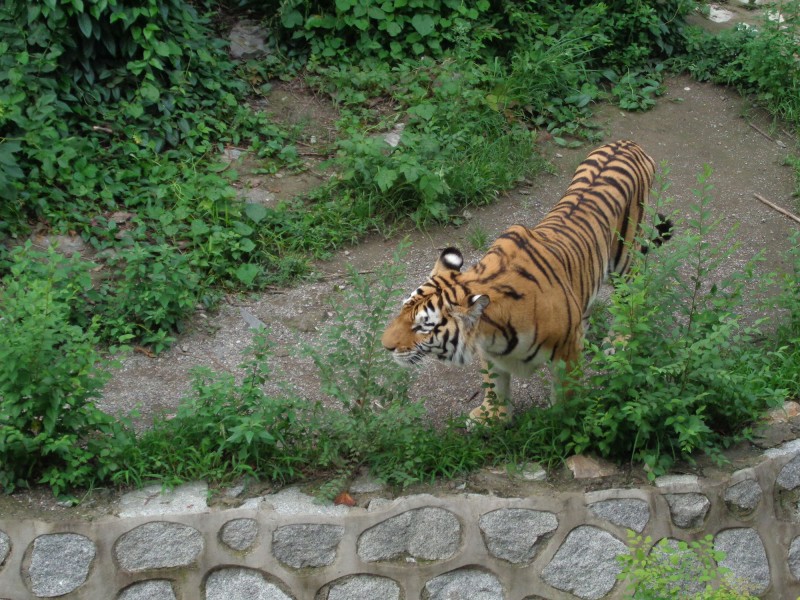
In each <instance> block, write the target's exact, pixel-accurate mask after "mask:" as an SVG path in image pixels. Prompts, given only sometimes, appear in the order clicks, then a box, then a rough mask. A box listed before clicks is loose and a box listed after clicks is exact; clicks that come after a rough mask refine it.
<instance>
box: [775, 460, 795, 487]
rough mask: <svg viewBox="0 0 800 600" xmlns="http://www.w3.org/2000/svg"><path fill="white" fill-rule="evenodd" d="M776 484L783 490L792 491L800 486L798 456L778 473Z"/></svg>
mask: <svg viewBox="0 0 800 600" xmlns="http://www.w3.org/2000/svg"><path fill="white" fill-rule="evenodd" d="M776 482H777V484H778V485H779V486H781V487H782V488H783V489H785V490H789V491H791V490H793V489H795V488H796V487H798V486H800V454H798V455H797V456H795V457H794V458H793V459H792V460H790V461H789V462H788V463H786V464H785V465H784V466H783V468H782V469H781V472H780V473H778V479H776Z"/></svg>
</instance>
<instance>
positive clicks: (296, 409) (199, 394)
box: [113, 330, 317, 486]
mask: <svg viewBox="0 0 800 600" xmlns="http://www.w3.org/2000/svg"><path fill="white" fill-rule="evenodd" d="M270 357H271V341H270V337H269V332H268V331H266V330H262V331H261V332H260V333H258V334H257V335H256V336H255V338H254V341H253V344H252V346H251V347H250V349H249V350H248V356H247V357H246V360H245V362H244V363H243V364H242V365H241V369H242V371H243V378H242V381H241V383H237V382H236V380H235V378H234V376H233V374H231V373H219V372H214V371H211V370H210V369H207V368H199V369H196V370H195V371H194V372H193V374H192V386H191V392H190V393H189V395H188V396H187V397H186V398H184V399H183V400H182V401H181V403H180V404H179V406H178V409H177V412H176V413H175V415H173V416H168V415H162V416H160V417H158V418H157V419H156V421H155V422H154V424H153V427H152V428H150V429H147V430H146V431H144V432H143V433H142V434H140V435H139V436H138V438H137V440H136V443H135V444H132V445H131V446H130V447H129V448H127V449H126V452H125V460H124V463H123V465H122V466H121V468H120V469H119V470H118V471H117V472H116V473H114V476H113V481H114V483H116V484H125V485H137V486H141V485H143V484H144V483H146V482H148V481H151V480H157V481H160V482H162V483H163V484H164V485H167V486H171V485H177V484H179V483H182V482H185V481H192V480H197V479H204V480H208V481H215V482H220V483H225V482H230V481H233V480H236V479H238V478H241V477H244V476H248V475H254V476H258V477H259V478H261V479H268V480H272V481H277V482H284V481H289V480H294V479H298V478H301V477H302V475H303V473H305V472H307V470H308V468H309V465H314V464H315V463H316V459H317V453H316V451H315V449H314V446H313V443H312V439H313V437H314V436H313V432H311V431H310V430H309V419H308V418H305V417H304V415H306V414H307V413H308V412H309V411H311V406H310V405H308V404H307V403H303V402H301V401H299V400H298V399H296V398H294V397H292V396H289V395H287V396H279V397H273V396H270V395H267V394H266V393H265V392H264V390H263V386H264V384H265V383H266V382H267V381H268V380H269V378H270V369H269V361H270Z"/></svg>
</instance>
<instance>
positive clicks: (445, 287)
mask: <svg viewBox="0 0 800 600" xmlns="http://www.w3.org/2000/svg"><path fill="white" fill-rule="evenodd" d="M654 173H655V163H654V162H653V160H652V159H651V158H650V157H649V156H648V155H647V154H646V153H645V152H644V151H643V150H642V149H641V148H640V147H639V146H638V145H637V144H636V143H634V142H630V141H617V142H613V143H610V144H607V145H605V146H602V147H600V148H598V149H596V150H594V151H593V152H592V153H591V154H589V156H588V157H587V158H586V160H584V161H583V162H582V163H581V164H580V165H579V166H578V168H577V170H576V172H575V175H574V177H573V178H572V182H571V183H570V185H569V187H568V188H567V191H566V193H565V194H564V196H563V197H562V198H561V200H560V201H559V202H558V203H557V204H556V205H555V206H554V207H553V208H552V209H551V210H550V212H549V213H548V214H547V215H546V216H545V217H544V219H543V220H542V221H541V222H540V223H539V224H538V225H536V226H535V227H533V228H528V227H525V226H523V225H513V226H512V227H510V228H509V229H507V230H506V231H505V232H503V233H502V234H501V235H500V237H499V238H498V239H497V240H496V241H495V242H494V243H493V244H492V246H491V247H490V248H489V250H488V251H487V252H486V254H485V255H484V256H483V258H481V259H480V261H479V262H478V263H477V264H475V265H474V266H473V267H471V268H469V269H467V270H465V271H462V270H461V269H462V266H463V263H464V260H463V257H462V255H461V252H459V251H458V249H456V248H446V249H445V250H444V251H442V253H441V255H440V256H439V259H438V260H437V261H436V264H435V265H434V268H433V270H432V271H431V274H430V276H429V277H428V279H427V280H426V281H425V282H424V283H423V284H422V285H420V286H419V287H418V288H417V289H416V290H415V291H414V292H413V293H412V294H411V296H410V297H409V298H408V299H407V300H406V301H405V302H404V303H403V306H402V308H401V310H400V313H399V314H398V315H397V317H396V318H395V319H394V320H393V321H392V322H391V323H390V324H389V325H388V327H387V328H386V330H385V332H384V334H383V338H382V343H383V345H384V347H385V348H387V349H388V350H390V351H392V353H393V356H394V358H395V360H397V362H399V363H400V364H403V365H413V364H418V363H420V362H421V361H423V360H424V359H426V358H428V357H434V358H437V359H439V360H442V361H445V362H449V363H454V364H462V365H463V364H466V363H468V362H469V361H470V360H471V358H472V356H473V355H474V354H475V353H477V354H478V355H479V356H480V358H481V361H482V364H483V370H484V382H485V384H486V388H487V391H486V396H485V398H484V401H483V403H482V404H481V405H480V406H479V407H477V408H475V409H473V410H472V411H471V412H470V415H469V416H470V420H471V421H474V422H483V421H485V420H487V419H490V418H499V419H508V418H509V417H510V416H511V410H510V399H511V398H510V383H511V375H512V374H515V375H520V376H529V375H530V374H531V373H532V372H533V371H534V370H535V369H536V368H537V367H538V366H539V365H541V364H542V363H548V364H549V365H553V364H554V363H557V362H563V363H565V364H566V368H567V369H570V368H571V367H572V366H573V365H574V364H575V362H576V361H577V360H578V358H579V356H580V353H581V350H582V348H583V333H584V331H583V321H584V319H585V317H586V316H587V313H588V310H589V308H590V306H591V304H592V301H593V300H594V299H595V298H596V297H597V294H598V292H599V291H600V288H601V286H602V284H603V282H604V281H606V279H607V277H608V275H609V274H610V273H619V274H625V273H627V272H628V270H629V269H630V266H631V261H632V257H633V256H632V253H633V252H637V251H641V250H642V248H641V245H640V242H639V234H640V230H641V222H642V218H643V216H644V212H645V206H646V204H647V202H648V198H649V193H650V188H651V186H652V183H653V177H654ZM659 231H660V232H661V233H662V234H663V235H662V239H666V237H668V229H667V228H666V227H662V228H661V229H660V230H659ZM655 241H656V243H659V242H660V241H662V240H661V239H659V240H655Z"/></svg>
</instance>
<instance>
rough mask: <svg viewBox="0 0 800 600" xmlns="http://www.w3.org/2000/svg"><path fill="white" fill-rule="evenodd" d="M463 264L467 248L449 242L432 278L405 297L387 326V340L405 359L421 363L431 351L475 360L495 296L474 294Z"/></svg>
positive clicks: (443, 357) (444, 357)
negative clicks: (463, 275)
mask: <svg viewBox="0 0 800 600" xmlns="http://www.w3.org/2000/svg"><path fill="white" fill-rule="evenodd" d="M463 264H464V259H463V257H462V255H461V252H459V251H458V250H457V249H455V248H446V249H445V250H444V251H443V252H442V253H441V255H440V257H439V260H438V261H437V262H436V265H435V266H434V268H433V271H431V274H430V276H429V277H428V279H427V281H425V283H423V284H422V285H421V286H419V287H418V288H417V289H416V290H415V291H414V293H413V294H411V296H410V297H409V298H408V299H407V300H406V301H405V302H403V306H402V307H401V309H400V314H398V315H397V317H396V318H395V319H394V320H393V321H392V322H391V323H390V324H389V326H388V327H387V328H386V331H384V333H383V337H382V339H381V342H382V344H383V346H384V348H386V349H387V350H390V351H391V352H392V356H393V358H394V359H395V361H397V362H398V363H400V364H401V365H404V366H409V365H417V364H419V363H421V362H422V361H423V360H425V359H426V358H429V357H432V358H437V359H439V360H442V361H445V362H449V363H453V364H457V365H465V364H467V363H469V362H470V361H471V360H472V356H473V353H474V350H475V336H476V332H477V329H478V325H479V323H480V318H481V315H482V314H483V310H484V309H485V308H486V306H487V305H488V304H489V298H488V297H487V296H485V295H470V294H469V293H468V292H467V291H466V289H465V288H464V287H463V286H461V285H459V283H458V278H459V275H460V271H461V266H462V265H463Z"/></svg>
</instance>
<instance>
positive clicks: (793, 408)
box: [767, 401, 800, 423]
mask: <svg viewBox="0 0 800 600" xmlns="http://www.w3.org/2000/svg"><path fill="white" fill-rule="evenodd" d="M799 415H800V404H798V403H797V402H794V401H787V402H784V403H783V407H781V408H774V409H772V410H771V411H769V412H768V413H767V421H768V422H769V423H785V422H786V421H788V420H789V419H793V418H794V417H797V416H799Z"/></svg>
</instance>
